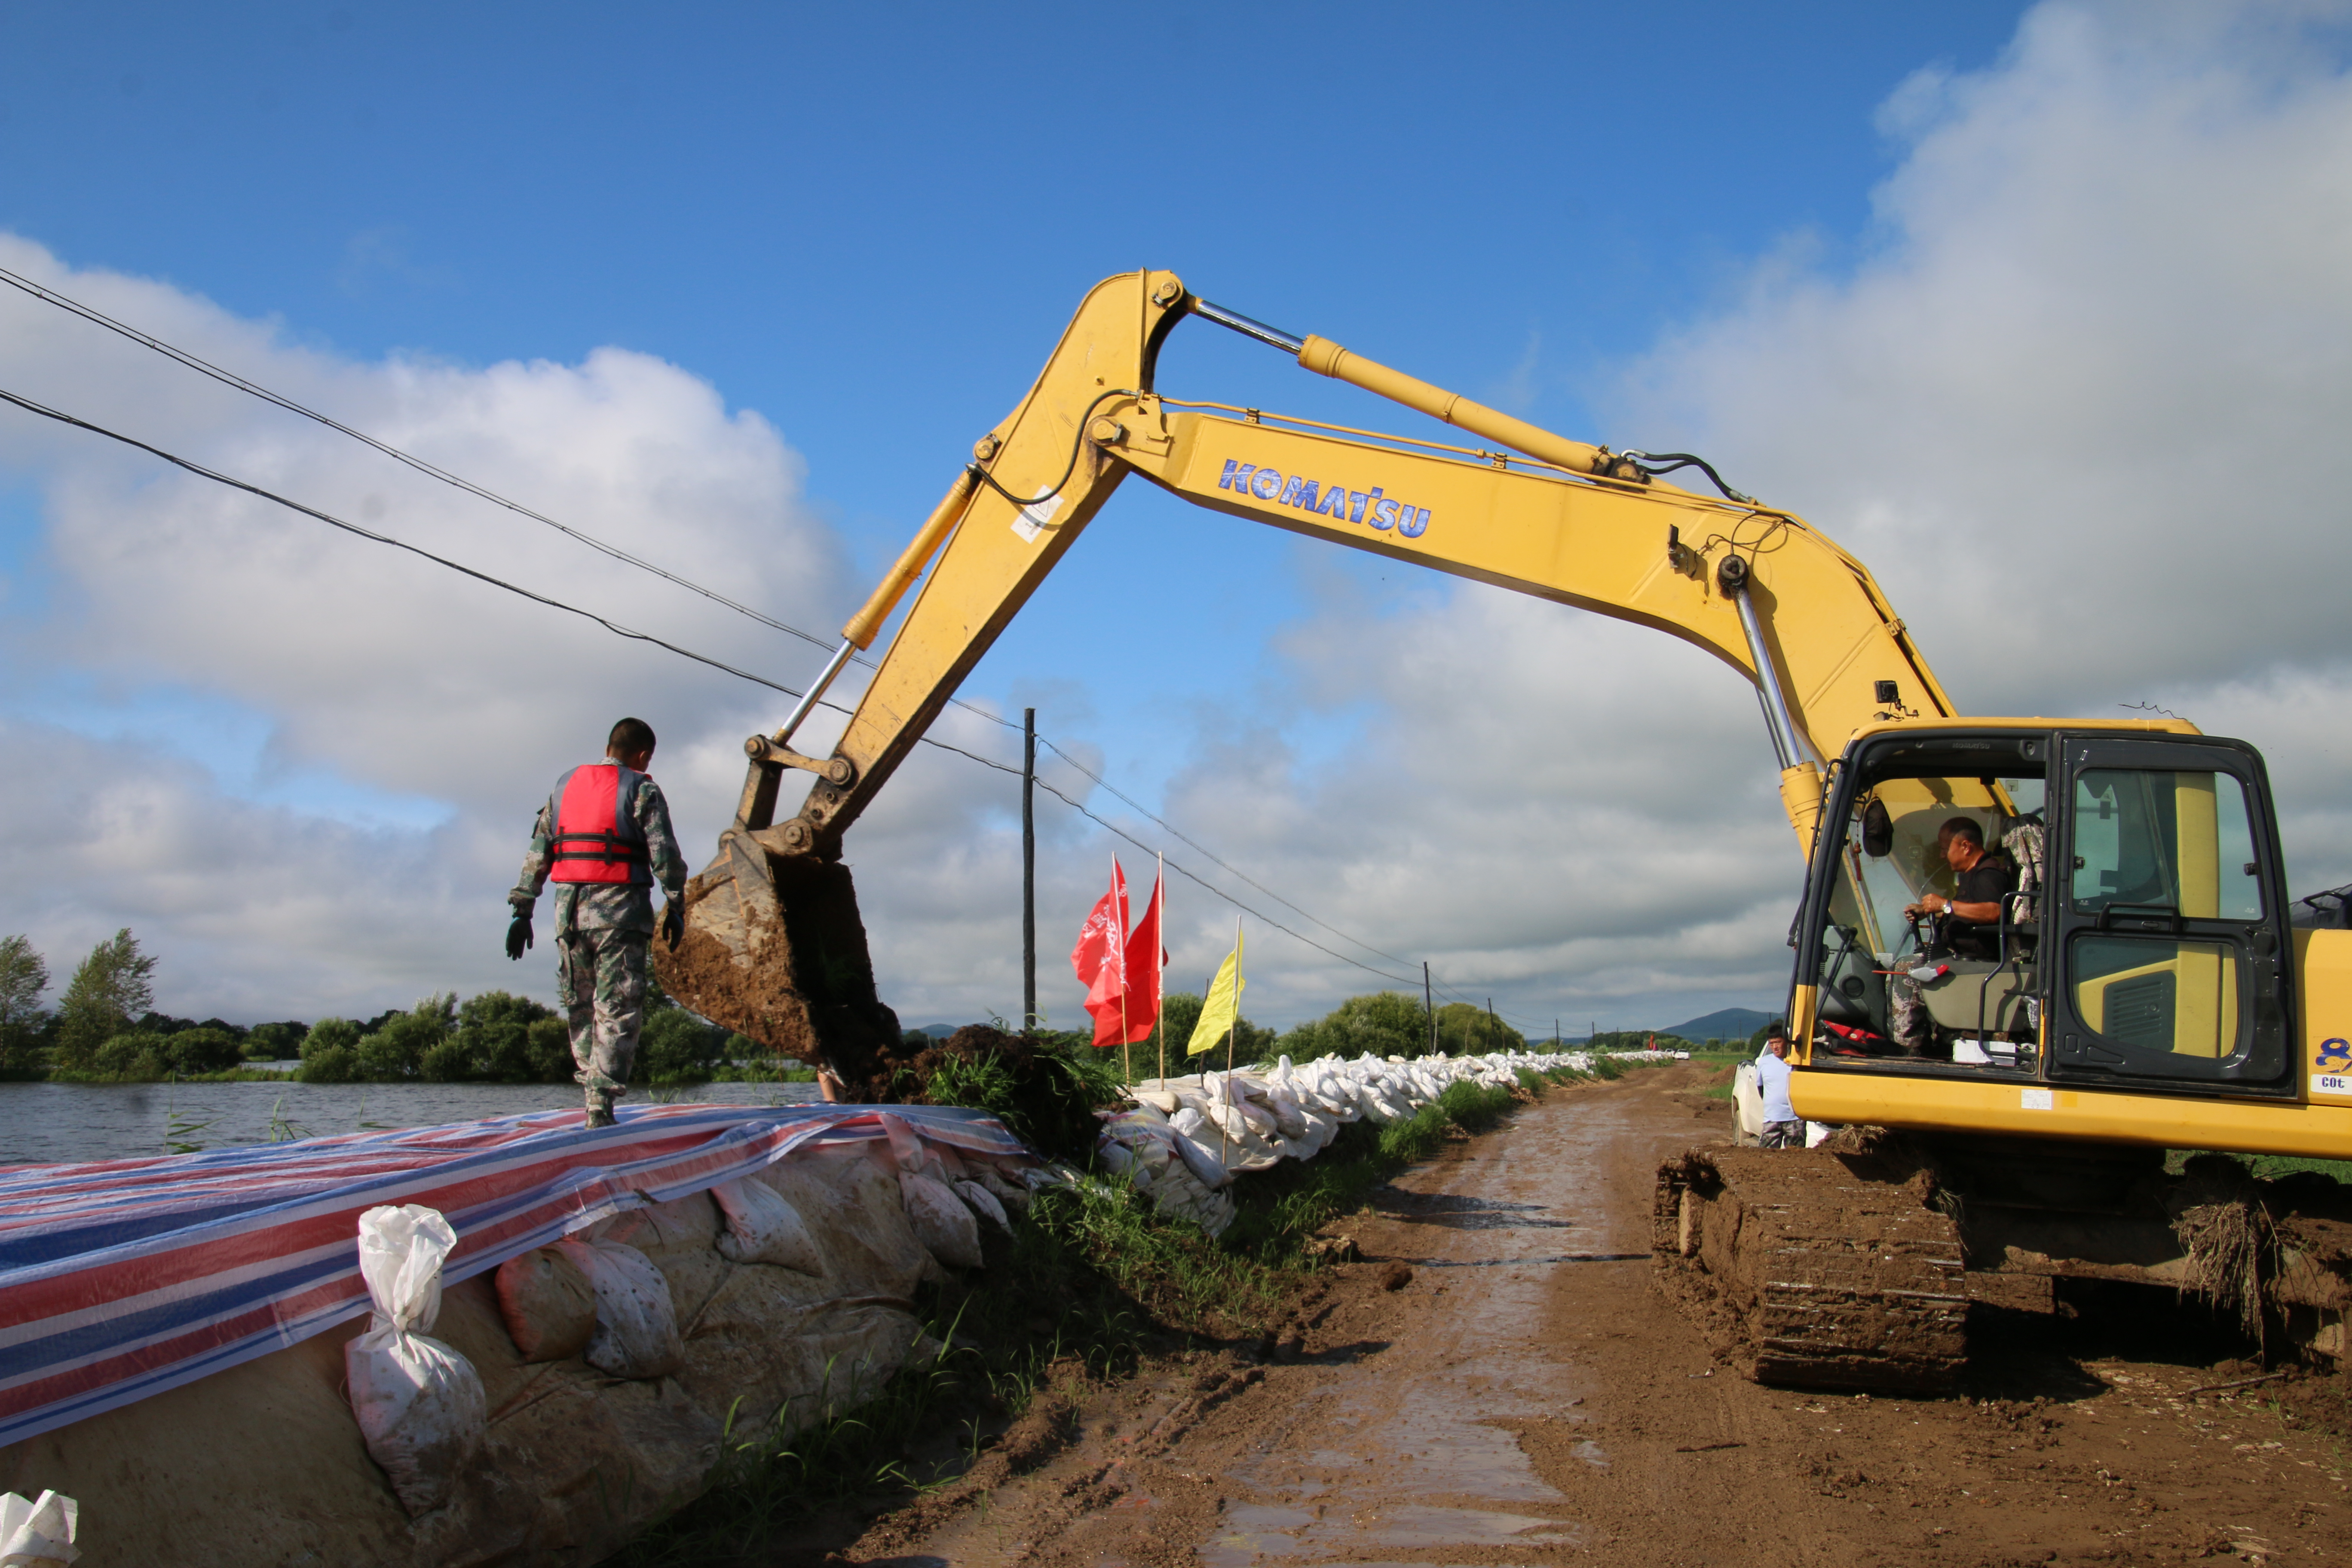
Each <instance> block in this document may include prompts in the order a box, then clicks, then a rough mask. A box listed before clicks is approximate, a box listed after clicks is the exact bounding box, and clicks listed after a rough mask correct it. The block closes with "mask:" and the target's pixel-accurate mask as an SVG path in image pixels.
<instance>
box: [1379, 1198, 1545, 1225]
mask: <svg viewBox="0 0 2352 1568" xmlns="http://www.w3.org/2000/svg"><path fill="white" fill-rule="evenodd" d="M1380 1212H1381V1217H1382V1218H1384V1219H1392V1220H1397V1221H1399V1222H1401V1223H1402V1224H1405V1225H1434V1226H1444V1227H1445V1228H1446V1229H1448V1230H1574V1229H1575V1228H1576V1227H1577V1226H1576V1222H1575V1221H1574V1220H1570V1219H1553V1218H1549V1217H1546V1216H1548V1215H1549V1214H1550V1213H1551V1210H1550V1207H1549V1205H1544V1204H1518V1203H1509V1202H1507V1201H1505V1200H1504V1199H1501V1198H1480V1197H1468V1196H1465V1195H1463V1194H1459V1193H1395V1192H1393V1190H1392V1196H1391V1200H1390V1201H1389V1202H1387V1203H1383V1204H1382V1205H1380Z"/></svg>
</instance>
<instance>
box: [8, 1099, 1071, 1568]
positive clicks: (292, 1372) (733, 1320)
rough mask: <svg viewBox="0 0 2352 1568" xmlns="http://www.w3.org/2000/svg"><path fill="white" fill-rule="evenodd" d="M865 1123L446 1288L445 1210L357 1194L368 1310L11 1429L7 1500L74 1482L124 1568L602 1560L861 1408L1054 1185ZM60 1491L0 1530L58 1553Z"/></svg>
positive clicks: (898, 1121)
mask: <svg viewBox="0 0 2352 1568" xmlns="http://www.w3.org/2000/svg"><path fill="white" fill-rule="evenodd" d="M879 1120H881V1121H882V1122H883V1126H882V1128H881V1131H882V1132H883V1133H885V1134H887V1136H874V1137H871V1138H870V1139H869V1140H868V1141H866V1142H832V1143H826V1144H822V1145H819V1144H814V1143H813V1144H810V1145H807V1146H804V1147H803V1148H800V1149H796V1150H795V1151H794V1152H793V1153H791V1154H790V1155H788V1156H787V1157H785V1158H784V1159H782V1160H780V1161H778V1162H776V1163H773V1164H772V1165H770V1166H768V1167H766V1168H764V1169H761V1170H760V1171H757V1172H755V1173H752V1174H751V1175H747V1176H742V1177H739V1178H737V1179H735V1180H732V1181H730V1182H727V1183H724V1184H719V1185H716V1186H713V1187H710V1188H708V1189H706V1190H703V1191H699V1192H693V1193H689V1194H687V1195H685V1196H682V1197H677V1198H675V1199H671V1200H668V1201H665V1202H658V1203H653V1202H647V1203H645V1204H643V1205H642V1206H637V1207H630V1208H625V1209H624V1210H622V1211H621V1212H618V1213H607V1214H605V1215H603V1216H602V1217H598V1218H595V1219H593V1220H589V1221H587V1222H586V1223H583V1225H581V1226H579V1227H578V1228H576V1229H574V1230H573V1231H572V1232H571V1234H569V1235H567V1236H565V1237H563V1238H562V1239H561V1240H558V1241H556V1242H554V1243H552V1244H551V1245H549V1246H543V1247H537V1248H534V1249H532V1250H530V1251H528V1252H524V1253H522V1254H520V1256H516V1257H511V1258H507V1259H506V1260H505V1261H504V1262H502V1263H501V1264H499V1266H498V1267H497V1268H495V1269H493V1270H489V1271H487V1272H484V1273H480V1274H477V1275H474V1276H473V1277H471V1278H468V1279H460V1280H457V1281H455V1282H451V1281H448V1280H446V1279H445V1278H444V1264H445V1261H446V1259H447V1258H449V1256H450V1253H451V1248H452V1245H453V1243H454V1242H455V1241H456V1239H457V1236H456V1232H455V1230H454V1229H453V1225H452V1221H451V1220H450V1218H449V1217H448V1216H446V1215H443V1214H441V1213H438V1212H436V1211H435V1210H433V1209H431V1208H428V1207H424V1206H421V1205H386V1206H383V1207H379V1208H374V1209H371V1210H369V1211H367V1213H366V1215H364V1216H363V1218H362V1222H361V1226H360V1230H361V1235H360V1237H359V1238H358V1240H359V1256H360V1264H361V1268H362V1275H363V1277H364V1278H365V1279H366V1282H367V1285H368V1288H369V1291H370V1295H371V1297H372V1300H373V1307H374V1311H373V1315H372V1317H371V1319H370V1320H369V1321H368V1322H367V1323H366V1324H365V1325H364V1327H361V1326H358V1325H354V1326H353V1327H352V1328H347V1329H343V1330H341V1331H328V1332H325V1333H320V1334H318V1335H316V1336H314V1337H311V1338H310V1339H307V1340H303V1341H301V1342H297V1343H294V1344H291V1345H289V1346H287V1347H286V1348H284V1349H282V1350H279V1351H277V1352H273V1353H271V1354H268V1355H265V1356H262V1357H259V1358H258V1359H256V1360H252V1361H247V1362H244V1363H239V1364H236V1365H234V1366H231V1367H228V1368H226V1369H224V1370H222V1371H220V1372H218V1373H214V1374H213V1375H211V1376H208V1377H205V1378H202V1379H200V1380H197V1381H195V1382H193V1383H190V1384H185V1385H184V1386H181V1387H178V1388H173V1389H170V1390H167V1391H165V1392H163V1393H162V1394H156V1395H153V1396H152V1397H150V1398H147V1399H144V1400H142V1401H140V1402H138V1403H135V1404H131V1405H125V1406H123V1407H121V1408H119V1409H115V1410H110V1411H106V1412H103V1413H101V1414H99V1415H92V1416H89V1417H88V1418H86V1419H84V1420H81V1421H79V1422H75V1423H73V1424H71V1425H68V1426H63V1427H59V1428H58V1429H56V1430H54V1431H52V1432H49V1433H47V1434H45V1435H43V1436H38V1437H35V1438H32V1439H28V1440H26V1441H25V1442H22V1443H19V1444H16V1445H12V1446H10V1447H5V1448H0V1490H5V1489H15V1490H16V1491H19V1492H22V1493H24V1495H26V1496H35V1495H37V1494H38V1493H40V1490H41V1489H42V1488H45V1487H51V1486H54V1487H56V1488H57V1489H58V1490H59V1491H60V1492H63V1493H69V1494H70V1495H71V1496H72V1497H73V1498H76V1499H79V1500H80V1502H81V1503H82V1504H83V1505H84V1506H85V1507H87V1508H89V1510H91V1512H92V1516H93V1517H95V1518H102V1519H104V1520H105V1521H107V1532H108V1537H109V1552H108V1558H109V1561H113V1562H124V1563H138V1562H154V1563H162V1562H182V1563H215V1562H218V1563H228V1562H239V1563H243V1562H254V1563H301V1562H310V1563H319V1562H325V1563H336V1564H338V1565H341V1568H450V1565H454V1564H458V1563H479V1562H483V1561H487V1560H492V1559H496V1560H500V1561H504V1560H507V1559H509V1558H511V1559H513V1560H516V1561H520V1560H522V1559H524V1558H526V1557H527V1558H529V1560H530V1561H531V1562H533V1563H543V1564H547V1565H549V1568H557V1565H562V1564H586V1563H593V1562H596V1561H599V1560H601V1559H603V1558H604V1557H606V1556H609V1555H610V1554H611V1553H613V1552H615V1551H618V1550H619V1549H620V1547H621V1546H622V1545H623V1544H624V1543H625V1542H626V1541H627V1540H628V1539H629V1538H630V1537H631V1536H632V1535H633V1534H634V1533H635V1532H636V1531H638V1530H640V1529H642V1528H643V1526H644V1525H645V1524H646V1521H649V1520H651V1519H653V1518H656V1517H658V1516H659V1515H661V1514H662V1513H665V1512H667V1511H668V1510H673V1509H675V1508H677V1506H678V1505H679V1504H681V1503H683V1502H684V1501H686V1500H688V1499H689V1498H691V1497H693V1496H694V1495H695V1494H696V1493H697V1492H698V1491H699V1490H700V1489H701V1488H702V1487H703V1485H704V1484H705V1482H706V1479H707V1478H708V1477H709V1474H710V1473H711V1468H712V1466H713V1465H714V1464H715V1463H716V1462H717V1461H718V1459H719V1456H720V1455H721V1454H722V1453H724V1452H726V1451H728V1449H729V1448H730V1446H733V1445H740V1444H742V1443H745V1442H755V1441H759V1440H761V1439H767V1440H781V1439H782V1438H785V1437H789V1436H791V1435H792V1434H793V1432H795V1431H797V1430H799V1429H800V1428H801V1427H803V1426H806V1425H807V1424H809V1423H811V1422H814V1421H818V1420H822V1419H823V1418H824V1415H825V1414H826V1413H827V1412H828V1411H838V1410H841V1409H845V1408H847V1407H849V1406H851V1405H856V1404H857V1403H858V1402H860V1401H861V1400H864V1399H866V1398H868V1397H871V1395H872V1394H874V1393H875V1392H876V1391H877V1390H878V1389H879V1388H880V1387H881V1385H882V1384H884V1383H886V1382H887V1380H888V1379H889V1378H890V1376H891V1375H892V1374H893V1373H896V1372H897V1371H898V1368H899V1367H900V1366H901V1365H903V1364H905V1363H907V1362H908V1360H909V1359H910V1358H911V1357H915V1356H918V1355H919V1354H921V1353H923V1351H922V1346H923V1344H924V1343H925V1342H924V1341H923V1340H922V1339H921V1337H920V1332H919V1330H920V1324H919V1319H918V1317H917V1312H916V1306H915V1301H914V1295H915V1291H916V1288H917V1287H918V1285H919V1283H920V1281H921V1280H922V1279H926V1278H931V1277H936V1276H937V1275H938V1274H939V1273H940V1271H941V1270H942V1269H950V1268H971V1267H974V1266H976V1265H978V1264H979V1263H980V1261H981V1248H980V1230H979V1226H981V1225H982V1224H998V1225H1001V1224H1004V1223H1005V1221H1006V1216H1007V1215H1008V1213H1009V1212H1011V1211H1014V1210H1018V1209H1020V1208H1022V1207H1024V1206H1025V1205H1027V1204H1028V1203H1029V1202H1030V1199H1031V1194H1032V1192H1033V1191H1034V1189H1036V1188H1038V1187H1042V1186H1044V1185H1046V1184H1051V1183H1053V1182H1055V1181H1058V1180H1061V1179H1064V1178H1062V1177H1061V1176H1059V1175H1057V1174H1054V1173H1046V1172H1041V1171H1037V1170H1035V1169H1034V1168H1033V1163H1032V1162H1030V1161H1029V1160H1027V1159H1026V1158H1025V1157H1021V1156H1015V1155H1006V1156H1003V1157H1002V1158H995V1157H991V1156H988V1155H984V1154H981V1153H976V1152H972V1151H971V1150H970V1149H968V1148H959V1147H956V1146H954V1145H951V1144H950V1143H949V1142H945V1141H943V1140H941V1139H940V1138H937V1137H932V1136H926V1135H925V1134H924V1130H923V1129H922V1128H921V1127H920V1126H919V1124H918V1123H917V1121H916V1119H915V1118H912V1117H899V1116H896V1115H890V1116H887V1117H884V1118H881V1119H879ZM583 1219H585V1216H583ZM354 1330H356V1331H354ZM933 1344H934V1346H935V1342H933ZM255 1474H263V1475H267V1476H268V1477H269V1485H268V1486H267V1487H261V1488H256V1487H255V1486H253V1485H252V1484H251V1478H252V1477H253V1476H254V1475H255ZM74 1507H75V1505H74V1503H72V1502H70V1501H61V1500H60V1501H58V1502H57V1503H55V1504H54V1505H52V1503H51V1501H50V1500H49V1499H47V1497H46V1496H44V1497H43V1499H42V1501H41V1502H40V1503H38V1504H36V1505H26V1506H25V1507H24V1508H19V1509H15V1510H14V1511H11V1510H8V1509H0V1537H5V1538H6V1539H8V1540H15V1539H16V1537H18V1536H22V1537H23V1539H24V1540H25V1541H28V1542H29V1541H32V1539H33V1537H34V1536H36V1535H38V1536H40V1537H42V1538H43V1539H44V1540H45V1541H50V1542H69V1540H70V1532H71V1528H72V1522H73V1510H74ZM18 1513H23V1514H24V1515H25V1516H26V1517H25V1518H24V1519H21V1520H20V1519H18V1518H17V1517H16V1515H17V1514H18ZM20 1526H21V1527H22V1528H21V1529H20V1528H19V1527H20ZM34 1547H39V1549H40V1550H43V1551H46V1550H47V1547H46V1546H42V1545H41V1543H40V1542H35V1543H34ZM34 1547H26V1548H24V1550H25V1551H28V1552H29V1551H33V1550H34ZM12 1549H13V1548H12ZM71 1551H72V1548H71V1546H70V1545H69V1544H67V1545H64V1546H62V1547H61V1549H60V1551H59V1552H58V1553H57V1554H56V1555H57V1558H58V1562H59V1563H65V1562H68V1561H70V1553H71ZM36 1560H40V1561H46V1559H37V1557H32V1556H28V1557H26V1562H28V1563H30V1562H34V1561H36Z"/></svg>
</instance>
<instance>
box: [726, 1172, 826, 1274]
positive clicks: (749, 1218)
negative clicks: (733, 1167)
mask: <svg viewBox="0 0 2352 1568" xmlns="http://www.w3.org/2000/svg"><path fill="white" fill-rule="evenodd" d="M710 1195H711V1196H712V1197H713V1198H714V1199H716V1200H718V1204H719V1213H720V1214H722V1215H726V1216H727V1228H726V1229H725V1230H723V1231H721V1232H720V1233H719V1257H721V1258H726V1259H727V1260H728V1261H729V1262H730V1263H772V1264H775V1265H777V1266H778V1267H779V1268H791V1269H794V1270H797V1271H798V1272H800V1273H803V1274H813V1275H818V1276H822V1275H823V1274H824V1254H823V1253H821V1252H819V1251H818V1250H817V1246H816V1241H815V1239H814V1237H811V1236H810V1235H809V1228H808V1226H807V1224H806V1223H805V1222H803V1220H802V1218H801V1211H800V1210H798V1209H796V1208H794V1207H793V1205H792V1204H791V1203H790V1202H788V1201H787V1200H786V1199H785V1197H784V1195H783V1194H782V1193H779V1192H778V1191H776V1189H775V1188H773V1187H772V1186H770V1185H768V1184H767V1183H765V1182H760V1181H754V1180H752V1179H751V1177H749V1176H740V1177H738V1178H737V1179H735V1180H734V1181H731V1182H721V1183H720V1184H719V1185H717V1186H715V1187H713V1188H711V1189H710Z"/></svg>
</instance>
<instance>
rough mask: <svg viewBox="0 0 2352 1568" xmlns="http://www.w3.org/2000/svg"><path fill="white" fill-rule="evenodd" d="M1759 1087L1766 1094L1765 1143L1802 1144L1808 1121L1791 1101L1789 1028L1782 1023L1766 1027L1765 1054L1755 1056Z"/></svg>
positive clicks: (1769, 1146) (1790, 1146) (1775, 1146)
mask: <svg viewBox="0 0 2352 1568" xmlns="http://www.w3.org/2000/svg"><path fill="white" fill-rule="evenodd" d="M1756 1088H1757V1090H1758V1092H1759V1093H1760V1094H1761V1095H1762V1096H1763V1098H1764V1136H1763V1138H1762V1139H1761V1140H1760V1142H1762V1143H1763V1145H1764V1147H1765V1148H1767V1149H1801V1148H1803V1147H1804V1146H1805V1124H1804V1122H1803V1121H1801V1120H1799V1118H1798V1116H1797V1111H1796V1108H1795V1107H1794V1106H1792V1105H1790V1103H1789V1032H1788V1027H1787V1026H1785V1025H1783V1024H1780V1023H1777V1022H1776V1023H1774V1024H1773V1025H1772V1026H1771V1027H1770V1028H1769V1029H1768V1030H1767V1031H1765V1035H1764V1054H1763V1055H1762V1056H1759V1057H1758V1058H1756Z"/></svg>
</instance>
